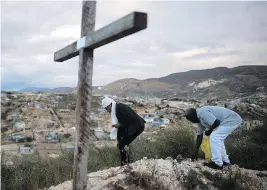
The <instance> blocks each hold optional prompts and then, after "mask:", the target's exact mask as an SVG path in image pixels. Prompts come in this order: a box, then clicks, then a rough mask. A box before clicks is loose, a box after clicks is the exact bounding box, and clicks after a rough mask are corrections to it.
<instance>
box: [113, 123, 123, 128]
mask: <svg viewBox="0 0 267 190" xmlns="http://www.w3.org/2000/svg"><path fill="white" fill-rule="evenodd" d="M120 126H121V125H120V124H119V123H118V124H116V125H112V127H115V128H119V127H120Z"/></svg>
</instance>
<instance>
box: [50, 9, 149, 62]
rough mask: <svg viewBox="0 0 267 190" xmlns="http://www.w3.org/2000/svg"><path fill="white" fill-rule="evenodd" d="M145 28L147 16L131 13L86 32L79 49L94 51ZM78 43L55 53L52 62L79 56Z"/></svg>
mask: <svg viewBox="0 0 267 190" xmlns="http://www.w3.org/2000/svg"><path fill="white" fill-rule="evenodd" d="M146 27H147V14H146V13H141V12H133V13H131V14H128V15H126V16H124V17H123V18H121V19H119V20H117V21H115V22H112V23H111V24H109V25H107V26H105V27H103V28H101V29H99V30H97V31H95V32H92V31H87V32H86V33H84V36H85V46H83V47H81V48H90V49H95V48H98V47H100V46H103V45H105V44H108V43H110V42H113V41H115V40H119V39H120V38H123V37H126V36H128V35H130V34H133V33H135V32H138V31H140V30H143V29H145V28H146ZM84 36H82V37H84ZM78 42H79V40H78V41H76V42H73V43H71V44H70V45H68V46H66V47H64V48H63V49H61V50H59V51H57V52H55V54H54V61H57V62H62V61H66V60H68V59H70V58H72V57H75V56H77V55H79V48H77V44H78Z"/></svg>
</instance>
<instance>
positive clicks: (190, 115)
mask: <svg viewBox="0 0 267 190" xmlns="http://www.w3.org/2000/svg"><path fill="white" fill-rule="evenodd" d="M185 117H186V119H187V120H189V121H191V122H192V123H199V119H198V117H197V110H196V109H195V108H189V109H188V110H186V113H185Z"/></svg>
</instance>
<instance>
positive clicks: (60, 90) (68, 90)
mask: <svg viewBox="0 0 267 190" xmlns="http://www.w3.org/2000/svg"><path fill="white" fill-rule="evenodd" d="M97 89H98V87H95V86H93V91H95V90H97ZM75 91H77V87H74V88H72V87H58V88H54V89H50V88H38V87H28V88H23V89H21V90H19V91H18V92H43V93H45V92H47V93H71V92H75Z"/></svg>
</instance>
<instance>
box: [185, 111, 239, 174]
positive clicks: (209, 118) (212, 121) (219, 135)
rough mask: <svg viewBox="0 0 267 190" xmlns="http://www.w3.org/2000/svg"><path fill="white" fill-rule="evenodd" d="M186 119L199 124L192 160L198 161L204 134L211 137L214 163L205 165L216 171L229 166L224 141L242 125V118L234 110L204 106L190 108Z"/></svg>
mask: <svg viewBox="0 0 267 190" xmlns="http://www.w3.org/2000/svg"><path fill="white" fill-rule="evenodd" d="M186 119H187V120H189V121H191V122H192V123H197V125H198V126H197V141H196V150H195V152H194V154H193V156H192V159H197V154H198V150H199V147H200V145H201V143H202V139H203V132H204V130H205V135H206V136H210V147H211V154H212V159H211V160H212V162H211V163H205V165H206V166H208V167H211V168H214V169H222V167H223V166H229V165H230V160H229V157H228V155H227V154H226V150H225V145H224V140H225V139H226V137H227V136H228V135H230V134H231V133H232V132H233V131H234V130H235V129H236V128H238V127H239V126H240V125H241V124H242V118H241V117H240V116H239V115H238V114H237V113H235V112H234V111H232V110H229V109H227V108H224V107H219V106H203V107H201V108H198V109H194V108H190V109H188V110H187V111H186Z"/></svg>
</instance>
